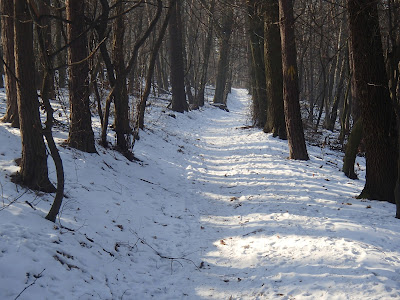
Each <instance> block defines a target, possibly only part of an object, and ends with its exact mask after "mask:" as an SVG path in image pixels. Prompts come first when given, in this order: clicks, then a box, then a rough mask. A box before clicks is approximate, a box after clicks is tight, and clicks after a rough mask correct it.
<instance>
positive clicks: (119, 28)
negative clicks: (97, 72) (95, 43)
mask: <svg viewBox="0 0 400 300" xmlns="http://www.w3.org/2000/svg"><path fill="white" fill-rule="evenodd" d="M116 5H117V8H116V13H117V15H118V17H117V18H116V19H115V21H114V42H113V62H114V70H115V88H114V116H115V120H114V130H115V133H116V135H117V149H118V151H120V152H121V153H122V154H123V155H125V156H126V157H127V158H128V159H130V158H131V153H130V152H129V149H128V148H129V146H128V143H127V141H126V138H125V135H126V134H129V133H131V128H130V126H129V103H128V102H129V101H128V90H127V84H126V72H125V60H124V34H125V29H124V26H125V24H124V15H123V12H124V3H123V1H122V0H117V2H116Z"/></svg>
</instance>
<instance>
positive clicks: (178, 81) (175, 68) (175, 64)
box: [169, 0, 188, 112]
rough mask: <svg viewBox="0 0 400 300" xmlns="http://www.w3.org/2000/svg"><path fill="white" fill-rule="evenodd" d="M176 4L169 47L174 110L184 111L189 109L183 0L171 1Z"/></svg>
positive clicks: (171, 19)
mask: <svg viewBox="0 0 400 300" xmlns="http://www.w3.org/2000/svg"><path fill="white" fill-rule="evenodd" d="M170 5H173V6H174V9H173V11H172V16H171V18H170V20H169V47H170V68H171V87H172V110H173V111H177V112H184V111H187V110H188V104H187V102H186V93H185V71H184V61H183V39H182V25H183V23H182V18H181V7H182V0H178V1H172V0H171V1H170Z"/></svg>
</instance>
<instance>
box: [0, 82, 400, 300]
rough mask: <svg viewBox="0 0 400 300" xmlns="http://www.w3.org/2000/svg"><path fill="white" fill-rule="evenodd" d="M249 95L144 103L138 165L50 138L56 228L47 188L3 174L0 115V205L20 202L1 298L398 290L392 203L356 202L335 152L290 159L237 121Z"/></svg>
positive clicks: (306, 295) (10, 138)
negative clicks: (171, 104)
mask: <svg viewBox="0 0 400 300" xmlns="http://www.w3.org/2000/svg"><path fill="white" fill-rule="evenodd" d="M249 100H250V96H249V95H248V94H247V91H246V90H240V89H234V90H233V92H232V94H230V95H229V98H228V108H229V110H230V112H226V111H223V110H220V109H218V108H215V107H212V106H210V105H206V107H205V108H203V109H201V111H191V112H188V113H185V114H174V113H172V112H171V111H168V110H167V109H165V106H166V102H165V101H163V100H157V99H151V103H150V104H151V105H149V106H148V107H147V113H146V129H145V131H142V132H141V139H140V141H138V142H137V143H136V145H135V149H134V151H135V155H136V156H137V157H138V158H140V159H141V160H142V162H140V163H130V162H128V161H127V160H126V159H125V158H124V157H122V156H120V155H119V154H118V153H116V152H114V151H112V150H105V149H103V148H101V147H98V151H99V154H98V155H97V154H85V153H82V152H79V151H76V150H73V149H69V148H64V147H60V152H61V155H62V158H63V162H64V167H65V173H66V194H67V198H66V199H65V200H64V203H63V207H62V210H61V215H60V218H59V219H58V221H57V224H56V226H54V225H53V224H52V223H50V222H48V221H46V220H44V216H45V214H46V212H47V211H48V209H49V207H50V204H51V201H52V196H51V195H43V194H36V193H34V192H32V191H29V190H28V191H26V192H25V191H24V190H21V189H19V188H18V189H17V188H16V187H15V185H13V184H12V183H10V182H9V180H8V176H9V174H10V173H12V172H15V171H16V170H17V167H16V166H14V165H13V159H14V158H15V153H19V152H20V140H19V136H18V131H17V130H15V129H11V128H9V127H7V126H6V125H2V124H0V129H1V133H2V134H1V135H0V153H1V154H2V158H3V159H2V160H1V164H0V167H1V168H0V171H1V174H2V177H1V178H2V180H1V182H0V183H1V186H2V194H3V202H4V203H6V204H7V203H8V201H9V200H11V199H17V200H16V201H15V202H13V203H12V205H10V206H7V207H5V208H3V209H2V210H0V219H1V220H2V226H0V238H1V244H0V298H1V299H15V297H16V296H17V295H18V294H19V293H20V292H21V291H23V292H22V294H21V297H20V298H19V299H107V300H109V299H112V300H114V299H125V300H126V299H133V300H136V299H138V300H139V299H140V300H142V299H171V300H172V299H173V300H175V299H251V300H253V299H286V300H289V299H318V300H319V299H340V300H341V299H400V284H399V282H400V259H399V257H400V251H399V247H398V245H399V240H400V224H399V222H398V220H397V219H395V218H394V217H393V215H394V211H395V209H394V205H393V204H390V203H386V202H376V201H361V200H356V199H354V196H355V195H356V194H357V193H358V192H359V191H360V190H361V189H362V187H363V181H362V180H360V181H351V180H349V179H347V178H346V177H345V176H344V175H343V174H342V173H341V172H340V171H339V169H340V167H341V157H342V154H340V153H337V152H333V151H331V150H329V149H326V148H323V149H321V148H319V147H311V146H309V147H308V150H309V155H310V161H307V162H304V161H292V160H288V159H287V157H288V149H287V141H282V140H279V139H276V138H273V137H272V136H271V135H267V134H265V133H263V132H262V131H261V130H259V129H255V128H249V127H248V126H247V125H248V124H249V122H248V120H249V119H250V118H249V103H250V102H249ZM1 104H2V109H4V104H5V102H4V101H3V102H1ZM59 130H60V131H59V132H56V133H55V135H56V137H57V139H58V141H62V140H63V138H65V137H66V136H67V134H66V132H63V131H62V130H63V129H62V128H61V129H59ZM96 134H97V135H98V132H97V131H96ZM112 137H113V136H112V133H110V138H112ZM358 172H359V173H360V177H361V178H362V177H363V176H364V167H363V162H362V160H360V168H359V170H358ZM50 175H51V176H52V180H54V176H55V173H54V169H50ZM18 197H19V198H18ZM26 201H27V202H28V203H29V204H30V205H28V204H27V202H26ZM32 208H34V209H32ZM25 288H26V289H25Z"/></svg>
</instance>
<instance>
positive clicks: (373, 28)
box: [347, 0, 397, 202]
mask: <svg viewBox="0 0 400 300" xmlns="http://www.w3.org/2000/svg"><path fill="white" fill-rule="evenodd" d="M347 7H348V12H349V25H350V39H351V52H352V58H353V60H354V61H353V67H354V70H353V71H354V73H353V76H354V79H355V88H356V89H357V94H358V101H359V105H360V108H361V118H362V120H363V129H364V130H363V131H364V142H365V146H366V167H367V169H366V181H365V186H364V189H363V191H362V192H361V195H360V196H359V197H360V198H367V199H376V200H387V201H390V202H394V188H395V183H396V178H397V168H396V162H397V152H396V146H397V145H396V130H395V127H396V126H395V125H396V123H395V115H394V110H393V106H392V103H391V100H390V95H389V89H388V77H387V74H386V69H385V62H384V56H383V48H382V41H381V33H380V27H379V16H378V7H377V1H375V0H347Z"/></svg>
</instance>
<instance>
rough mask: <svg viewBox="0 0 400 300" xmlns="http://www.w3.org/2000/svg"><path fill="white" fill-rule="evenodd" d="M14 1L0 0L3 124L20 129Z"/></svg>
mask: <svg viewBox="0 0 400 300" xmlns="http://www.w3.org/2000/svg"><path fill="white" fill-rule="evenodd" d="M14 2H15V1H14V0H0V5H1V6H0V11H1V41H2V47H3V60H4V62H5V65H4V78H5V81H6V82H5V84H6V96H7V111H6V114H5V115H4V117H3V119H2V120H1V121H2V122H6V123H11V126H12V127H15V128H18V127H19V117H18V105H17V82H16V79H15V60H14V18H13V15H14V12H13V7H14Z"/></svg>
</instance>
